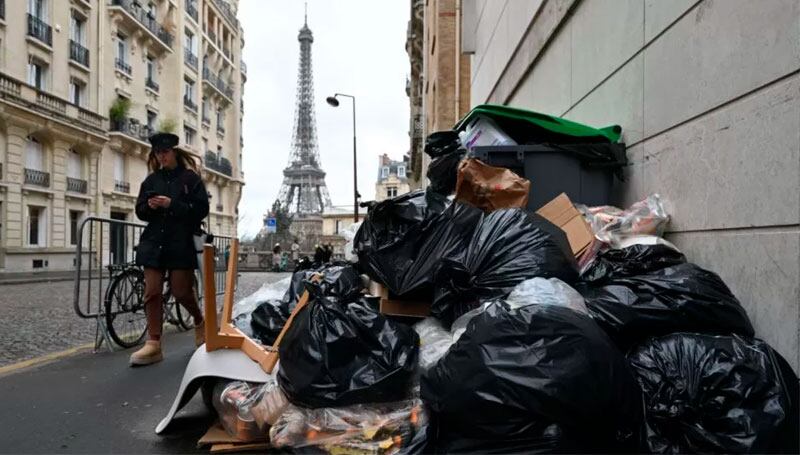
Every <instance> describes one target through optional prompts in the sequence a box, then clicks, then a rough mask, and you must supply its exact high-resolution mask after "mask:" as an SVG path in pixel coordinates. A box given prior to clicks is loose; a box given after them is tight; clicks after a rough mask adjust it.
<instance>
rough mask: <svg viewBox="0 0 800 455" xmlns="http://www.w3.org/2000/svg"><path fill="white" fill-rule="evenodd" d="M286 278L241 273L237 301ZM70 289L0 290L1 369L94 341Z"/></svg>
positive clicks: (69, 285) (91, 324)
mask: <svg viewBox="0 0 800 455" xmlns="http://www.w3.org/2000/svg"><path fill="white" fill-rule="evenodd" d="M285 276H287V275H286V274H276V273H257V272H243V273H241V274H240V277H239V286H238V289H237V292H236V299H237V300H238V299H241V298H242V297H245V296H247V295H250V294H252V293H253V292H255V291H256V290H257V289H258V288H259V287H261V285H263V284H264V283H267V282H274V281H277V280H279V279H281V278H283V277H285ZM73 289H74V283H73V282H72V281H59V282H49V283H29V284H6V285H2V286H0V367H2V366H5V365H9V364H12V363H16V362H20V361H24V360H28V359H32V358H35V357H38V356H41V355H45V354H49V353H53V352H59V351H63V350H65V349H70V348H73V347H76V346H81V345H85V344H87V343H92V342H93V341H94V332H95V321H94V320H93V319H81V318H80V317H78V316H77V315H76V314H75V310H74V309H73V304H72V303H73ZM221 304H222V299H221V298H220V299H219V300H218V303H217V305H218V307H221ZM166 336H167V338H168V337H169V331H168V332H167V335H166ZM103 349H105V347H104V348H103Z"/></svg>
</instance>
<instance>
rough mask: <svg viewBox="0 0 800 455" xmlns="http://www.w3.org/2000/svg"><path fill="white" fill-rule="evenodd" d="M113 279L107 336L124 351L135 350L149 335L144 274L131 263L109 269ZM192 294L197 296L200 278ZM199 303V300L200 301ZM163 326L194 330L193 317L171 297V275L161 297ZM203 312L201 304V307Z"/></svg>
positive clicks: (107, 303) (107, 300) (108, 291)
mask: <svg viewBox="0 0 800 455" xmlns="http://www.w3.org/2000/svg"><path fill="white" fill-rule="evenodd" d="M108 270H109V274H110V275H111V278H110V281H109V285H108V288H106V295H105V302H104V303H105V320H106V328H107V330H108V334H109V336H110V337H111V339H112V340H114V342H115V343H117V344H118V345H119V346H121V347H123V348H132V347H134V346H136V345H138V344H139V343H141V342H142V340H143V339H144V337H145V335H146V333H147V316H146V314H145V309H144V289H145V284H144V271H143V270H142V268H141V267H139V266H137V265H135V264H134V263H132V262H129V263H125V264H112V265H109V266H108ZM192 288H193V290H194V292H195V294H197V276H195V278H194V285H193V287H192ZM198 303H200V302H199V300H198ZM162 305H163V308H164V310H163V312H162V313H163V315H164V316H163V317H164V322H168V323H170V324H172V325H174V326H176V327H178V328H179V329H183V330H189V329H191V328H192V327H194V322H193V321H192V318H191V316H189V315H188V314H185V312H186V310H184V309H183V308H181V305H180V304H178V302H177V301H176V300H175V298H174V297H173V296H172V292H171V290H170V287H169V272H168V273H167V279H166V280H165V281H164V291H163V294H162ZM200 305H201V308H202V303H200Z"/></svg>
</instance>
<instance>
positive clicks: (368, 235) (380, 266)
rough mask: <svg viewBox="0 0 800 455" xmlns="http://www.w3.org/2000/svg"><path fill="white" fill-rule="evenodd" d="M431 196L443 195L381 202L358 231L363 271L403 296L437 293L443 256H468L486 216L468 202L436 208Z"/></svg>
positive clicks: (416, 194)
mask: <svg viewBox="0 0 800 455" xmlns="http://www.w3.org/2000/svg"><path fill="white" fill-rule="evenodd" d="M426 198H427V199H430V200H433V201H435V202H436V201H439V198H440V197H439V196H430V193H428V196H426V195H425V193H423V192H417V193H412V195H404V196H401V197H399V198H395V199H391V200H388V201H383V202H380V203H378V204H377V205H375V207H374V208H373V209H372V210H371V211H370V212H369V213H368V215H367V219H366V220H365V221H364V222H363V223H362V225H361V229H359V231H358V234H356V238H355V248H356V251H357V252H358V261H359V262H358V263H359V266H360V268H361V270H363V271H365V272H366V273H367V274H368V275H369V276H370V277H371V278H372V279H374V280H376V281H378V282H380V283H382V284H384V285H385V286H386V287H387V288H388V289H389V290H390V291H391V292H392V294H395V295H398V296H404V297H415V298H417V299H419V298H425V297H426V296H429V295H430V294H432V293H433V274H434V270H435V269H436V267H438V265H439V263H440V262H441V261H442V260H443V259H446V258H453V259H457V258H459V257H461V256H462V255H463V254H464V251H465V250H466V245H467V244H468V243H469V241H470V238H471V236H472V232H473V231H474V230H475V227H476V226H477V225H478V223H479V221H480V220H481V218H482V217H483V212H481V211H480V210H479V209H477V208H475V207H472V206H470V205H467V204H460V203H453V204H451V205H450V206H449V207H447V208H446V209H444V210H443V211H439V209H431V206H430V204H428V205H425V204H426V203H425V200H426ZM444 201H446V199H444ZM436 203H438V202H436ZM406 206H409V207H407V208H403V207H406ZM421 206H425V207H427V208H421Z"/></svg>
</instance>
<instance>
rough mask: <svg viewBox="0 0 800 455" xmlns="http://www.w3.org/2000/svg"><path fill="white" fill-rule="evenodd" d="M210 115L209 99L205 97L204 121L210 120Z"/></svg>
mask: <svg viewBox="0 0 800 455" xmlns="http://www.w3.org/2000/svg"><path fill="white" fill-rule="evenodd" d="M209 114H210V112H209V108H208V97H207V96H204V97H203V120H205V119H207V118H209V117H210V115H209Z"/></svg>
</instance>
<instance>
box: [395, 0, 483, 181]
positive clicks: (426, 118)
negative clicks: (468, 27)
mask: <svg viewBox="0 0 800 455" xmlns="http://www.w3.org/2000/svg"><path fill="white" fill-rule="evenodd" d="M463 1H464V0H424V3H423V2H419V1H414V0H412V1H411V10H412V16H411V20H410V21H409V33H408V37H407V41H406V50H407V53H408V54H409V61H410V63H411V76H410V78H409V82H408V84H407V85H408V88H407V93H408V95H409V101H410V103H411V125H412V127H411V128H410V135H411V144H410V150H411V157H412V159H411V161H412V169H413V170H414V173H413V175H412V178H413V180H412V183H414V186H415V187H425V186H426V182H427V180H426V179H425V173H426V172H427V168H428V163H429V161H430V158H429V157H428V156H427V155H425V154H424V153H421V151H422V147H423V146H424V138H425V137H427V136H428V135H429V134H431V133H433V132H435V131H441V130H448V129H451V128H452V127H453V126H454V125H455V124H456V122H457V121H458V120H459V119H460V118H461V117H463V116H464V115H465V114H466V113H467V112H468V111H469V109H470V64H471V63H470V57H469V56H468V55H465V54H464V53H463V52H462V49H461V45H462V39H461V28H462V27H461V20H462V12H461V10H462V2H463ZM420 9H421V10H422V19H421V21H420V18H419V10H420ZM420 22H421V24H420ZM420 34H421V36H420ZM420 40H421V44H422V45H421V49H420V48H418V46H419V43H420ZM420 50H421V55H420ZM420 58H421V71H420ZM415 68H416V69H417V71H415ZM417 124H419V125H420V126H421V131H419V130H417V129H416V126H417ZM418 163H419V164H418ZM417 172H419V175H417Z"/></svg>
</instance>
